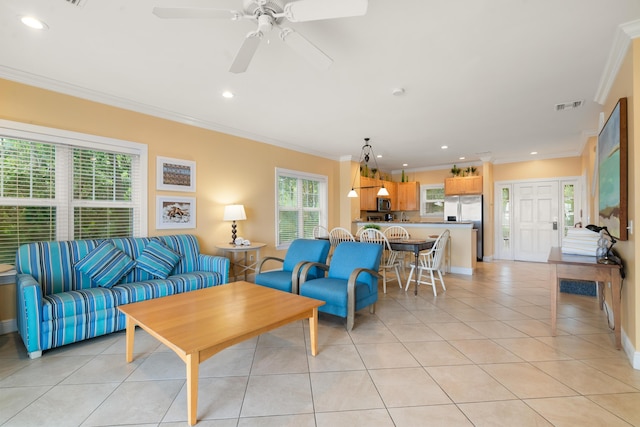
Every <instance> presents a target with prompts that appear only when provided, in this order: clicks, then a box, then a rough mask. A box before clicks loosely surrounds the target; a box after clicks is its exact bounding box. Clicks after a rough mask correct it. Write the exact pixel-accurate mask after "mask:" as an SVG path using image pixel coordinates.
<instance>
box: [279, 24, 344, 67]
mask: <svg viewBox="0 0 640 427" xmlns="http://www.w3.org/2000/svg"><path fill="white" fill-rule="evenodd" d="M280 38H281V39H282V41H284V42H285V43H286V44H287V45H289V46H290V47H291V49H293V50H294V51H295V52H296V53H297V54H298V55H300V56H302V57H303V58H304V59H306V60H307V61H308V62H309V63H310V64H311V65H313V66H314V67H316V68H318V69H319V70H326V69H328V68H329V67H330V66H331V64H333V59H331V58H329V56H327V54H325V53H324V52H323V51H321V50H320V49H318V48H317V47H316V45H314V44H313V43H311V42H310V41H309V40H307V39H305V38H304V37H302V36H301V35H300V33H297V32H295V31H293V30H292V29H291V28H283V29H282V31H281V32H280Z"/></svg>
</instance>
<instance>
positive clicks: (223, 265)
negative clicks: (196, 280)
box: [198, 254, 230, 283]
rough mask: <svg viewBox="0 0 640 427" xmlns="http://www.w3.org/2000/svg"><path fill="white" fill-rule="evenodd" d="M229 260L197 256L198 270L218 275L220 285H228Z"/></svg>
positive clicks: (211, 256) (218, 257)
mask: <svg viewBox="0 0 640 427" xmlns="http://www.w3.org/2000/svg"><path fill="white" fill-rule="evenodd" d="M229 264H230V262H229V258H227V257H222V256H217V255H205V254H199V255H198V270H200V271H210V272H212V273H220V274H221V275H222V277H223V279H222V283H229Z"/></svg>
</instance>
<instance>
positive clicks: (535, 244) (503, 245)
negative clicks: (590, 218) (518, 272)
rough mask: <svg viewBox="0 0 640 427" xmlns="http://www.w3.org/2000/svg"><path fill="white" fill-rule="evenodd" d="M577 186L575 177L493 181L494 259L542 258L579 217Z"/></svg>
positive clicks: (559, 243) (533, 259) (544, 259)
mask: <svg viewBox="0 0 640 427" xmlns="http://www.w3.org/2000/svg"><path fill="white" fill-rule="evenodd" d="M580 188H581V186H580V179H579V178H566V179H551V180H540V181H513V182H501V183H496V185H495V193H494V194H495V195H496V197H495V200H496V203H495V219H496V221H495V224H496V227H495V230H496V231H495V257H496V259H507V260H516V261H534V262H545V261H546V260H547V257H548V255H549V249H550V248H551V247H552V246H561V245H562V238H563V237H564V236H565V235H566V230H567V229H568V228H570V227H574V226H575V225H576V223H577V222H579V221H581V217H582V201H581V198H580V195H581V191H580Z"/></svg>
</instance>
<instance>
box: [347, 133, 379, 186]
mask: <svg viewBox="0 0 640 427" xmlns="http://www.w3.org/2000/svg"><path fill="white" fill-rule="evenodd" d="M372 157H373V162H374V164H375V166H376V167H375V169H372V170H374V173H373V177H374V178H375V177H376V174H378V176H379V177H380V181H382V174H381V173H380V168H378V161H377V160H376V156H375V154H374V153H373V147H372V146H371V144H369V138H365V139H364V145H363V146H362V151H361V152H360V161H359V162H358V163H359V164H360V169H361V170H362V169H364V170H369V160H371V158H372ZM359 172H360V171H359V170H356V173H355V175H354V176H353V182H352V184H351V191H349V194H347V197H358V193H357V192H356V188H358V189H363V188H378V186H377V185H374V186H369V187H355V184H356V178H357V177H358V173H359ZM388 195H389V191H388V190H387V189H386V188H384V183H382V186H381V188H380V190H379V191H378V196H379V197H385V196H388Z"/></svg>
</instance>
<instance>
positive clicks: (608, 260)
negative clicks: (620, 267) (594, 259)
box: [598, 258, 618, 265]
mask: <svg viewBox="0 0 640 427" xmlns="http://www.w3.org/2000/svg"><path fill="white" fill-rule="evenodd" d="M598 264H606V265H613V264H616V265H617V264H618V263H617V262H615V261H614V260H612V259H611V258H599V259H598Z"/></svg>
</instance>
